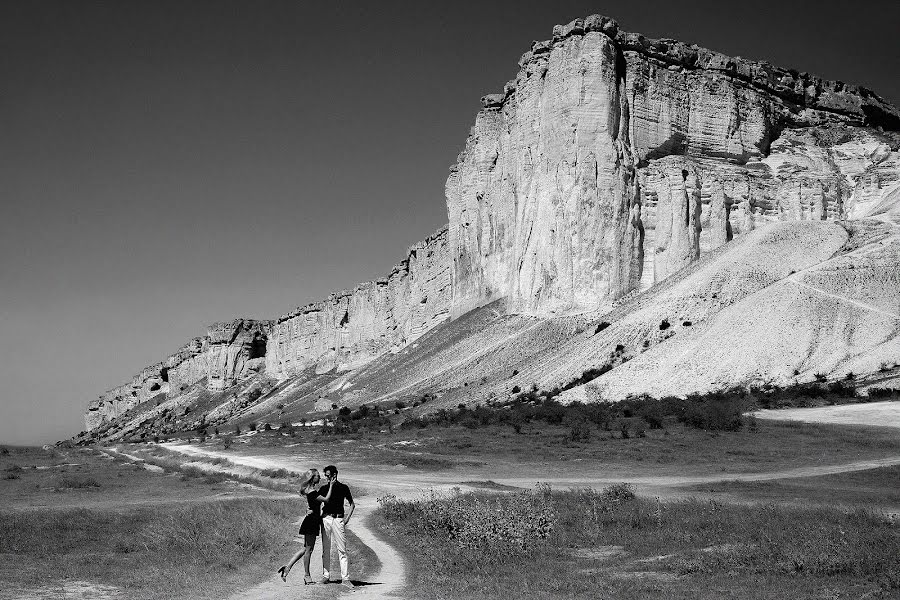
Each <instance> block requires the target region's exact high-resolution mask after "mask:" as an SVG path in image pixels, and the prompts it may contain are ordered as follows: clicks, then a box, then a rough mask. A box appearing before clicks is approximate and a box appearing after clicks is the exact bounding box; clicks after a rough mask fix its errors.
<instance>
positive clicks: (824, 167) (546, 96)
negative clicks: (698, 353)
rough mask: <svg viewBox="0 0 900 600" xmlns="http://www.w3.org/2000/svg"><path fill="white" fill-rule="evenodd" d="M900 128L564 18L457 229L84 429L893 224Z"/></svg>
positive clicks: (188, 363) (136, 382) (492, 125)
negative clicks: (712, 258)
mask: <svg viewBox="0 0 900 600" xmlns="http://www.w3.org/2000/svg"><path fill="white" fill-rule="evenodd" d="M898 130H900V112H898V111H897V109H896V108H894V107H893V106H891V105H890V104H889V103H888V102H886V101H885V100H883V99H882V98H880V97H879V96H878V95H877V94H875V93H874V92H872V91H871V90H868V89H866V88H863V87H857V86H852V85H848V84H844V83H842V82H835V81H826V80H823V79H820V78H817V77H815V76H812V75H809V74H807V73H801V72H798V71H795V70H792V69H783V68H780V67H775V66H773V65H770V64H768V63H766V62H761V61H752V60H746V59H742V58H737V57H735V58H732V57H728V56H725V55H723V54H720V53H718V52H714V51H712V50H708V49H705V48H701V47H699V46H696V45H690V44H685V43H683V42H678V41H675V40H669V39H661V40H652V39H648V38H645V37H643V36H641V35H639V34H634V33H626V32H623V31H620V30H619V26H618V24H617V23H616V22H615V21H613V20H611V19H609V18H607V17H602V16H598V15H593V16H590V17H587V18H585V19H576V20H574V21H572V22H570V23H568V24H567V25H557V26H556V27H555V28H554V29H553V37H552V38H551V39H550V40H546V41H540V42H534V43H533V44H532V46H531V49H530V50H529V51H528V52H526V53H525V54H524V55H523V56H522V58H521V59H520V61H519V71H518V74H517V75H516V77H515V79H513V80H512V81H510V82H508V83H507V84H506V85H505V87H504V89H503V91H502V93H496V94H488V95H486V96H484V97H483V98H482V110H481V111H480V112H479V113H478V115H477V116H476V118H475V124H474V126H473V127H472V129H471V131H470V133H469V136H468V138H467V140H466V143H465V147H464V149H463V151H462V152H461V153H460V155H459V157H458V159H457V161H456V163H455V164H454V165H453V166H452V167H451V169H450V174H449V177H448V178H447V181H446V187H445V192H446V201H447V213H448V221H449V223H448V225H447V227H446V228H444V229H441V230H439V231H438V232H437V233H435V234H434V235H432V236H430V237H429V238H427V239H426V240H424V241H423V242H421V243H419V244H417V245H416V246H414V247H412V248H411V249H410V250H409V252H408V254H407V257H406V259H404V261H402V262H401V263H400V264H399V265H397V266H396V267H394V269H393V270H392V271H391V273H390V274H389V275H388V276H387V277H385V278H383V279H379V280H377V281H373V282H369V283H365V284H361V285H359V286H357V287H356V288H355V289H354V290H351V291H344V292H337V293H334V294H331V295H330V296H329V297H328V298H326V299H325V300H322V301H321V302H316V303H313V304H309V305H306V306H303V307H300V308H298V309H296V310H294V311H292V312H290V313H288V314H285V315H283V316H282V317H280V318H278V319H277V320H276V321H274V322H265V321H260V322H256V321H245V320H237V321H233V322H230V323H225V324H218V325H214V326H212V327H210V329H209V331H208V332H207V335H206V336H203V337H201V338H196V339H194V340H192V341H191V342H189V343H188V344H187V345H185V346H184V347H183V348H181V349H180V350H179V351H178V352H176V353H175V354H173V355H172V356H170V357H168V358H167V359H166V360H165V361H163V362H161V363H159V364H157V365H153V366H151V367H148V368H147V369H144V370H143V371H142V372H141V373H139V374H138V375H136V376H135V377H134V378H133V380H132V381H131V382H129V383H128V384H125V385H123V386H120V387H118V388H115V389H113V390H110V391H109V392H107V393H106V394H104V395H103V396H101V398H100V399H99V400H98V401H95V402H94V403H92V405H91V407H90V409H89V411H88V415H87V417H86V423H87V425H88V428H89V429H92V428H94V427H96V426H97V425H99V424H101V423H103V422H104V421H106V420H108V419H110V418H112V417H115V416H117V415H121V414H122V413H124V412H125V411H127V410H129V409H130V408H132V407H134V406H136V405H138V404H141V403H143V402H146V401H147V400H149V399H151V398H153V397H154V396H156V395H158V394H167V395H169V396H172V395H173V394H177V393H179V392H180V391H181V390H183V389H184V388H185V387H186V386H190V385H192V384H195V383H197V382H199V381H201V380H204V379H205V380H206V386H207V387H208V388H209V389H211V390H223V389H225V388H227V387H229V386H231V385H232V384H234V383H235V382H236V381H237V380H239V379H241V378H243V377H246V376H247V375H248V374H251V373H253V372H255V370H257V369H259V368H261V367H262V366H263V364H264V365H265V372H266V374H267V375H268V376H270V377H273V378H276V379H278V380H284V379H286V378H290V377H292V376H296V375H299V374H301V373H318V374H323V373H326V372H330V371H347V370H355V369H358V368H359V367H362V366H363V365H367V364H369V363H371V362H372V361H373V360H374V359H376V358H378V357H381V356H383V355H385V354H388V353H391V352H396V351H398V350H399V349H400V348H402V347H403V346H405V345H407V344H409V343H410V342H412V341H414V340H416V339H417V338H419V336H421V335H422V334H424V333H425V332H427V331H429V330H430V329H432V328H434V327H436V326H437V325H439V324H440V323H442V322H444V321H446V320H447V319H448V318H456V317H459V316H461V315H463V314H466V313H467V312H469V311H471V310H472V309H474V308H477V307H480V306H483V305H486V304H488V303H491V302H494V301H495V300H499V299H503V300H504V302H503V303H502V304H503V306H505V309H506V310H507V311H508V312H512V313H519V314H520V316H521V315H524V316H522V317H521V318H523V319H526V320H527V318H528V317H529V316H537V317H550V316H554V315H557V316H558V315H572V314H576V313H593V314H597V312H595V311H599V312H603V311H606V310H611V309H613V308H614V307H615V306H621V305H623V304H625V303H627V300H628V299H629V298H631V296H632V295H634V294H635V293H636V292H637V291H640V290H643V289H645V288H647V287H649V286H651V285H652V284H654V283H658V282H661V281H663V280H665V279H667V278H670V277H671V276H672V275H673V274H674V273H676V272H678V271H681V270H682V269H683V268H684V267H686V266H688V265H690V264H691V263H693V262H695V261H697V260H699V259H700V258H701V257H702V256H703V255H704V254H707V253H712V252H713V251H715V250H717V249H718V248H720V247H721V246H722V245H723V244H726V243H727V242H729V241H731V240H732V239H734V238H735V237H737V236H741V235H744V234H746V233H747V232H750V231H752V230H754V229H757V228H758V227H760V226H761V225H764V224H767V223H770V222H773V221H819V220H838V219H845V218H848V217H851V218H858V217H876V218H878V219H879V220H881V221H885V222H888V223H896V222H897V221H900V213H898V210H897V208H896V206H897V203H896V202H893V201H891V202H888V201H887V199H888V198H889V197H891V198H894V197H895V196H897V195H898V194H900V154H898V148H900V133H898ZM802 228H803V227H798V229H802ZM682 272H683V271H682ZM499 305H500V303H498V306H499ZM498 310H499V309H498ZM572 368H576V367H575V366H573V367H572ZM281 389H282V390H284V389H287V387H286V386H285V387H283V388H281ZM279 393H281V392H279ZM285 393H287V392H285Z"/></svg>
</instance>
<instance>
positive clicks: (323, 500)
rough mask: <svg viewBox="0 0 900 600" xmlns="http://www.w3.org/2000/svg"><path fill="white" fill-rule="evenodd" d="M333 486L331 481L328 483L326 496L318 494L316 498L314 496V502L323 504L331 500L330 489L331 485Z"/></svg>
mask: <svg viewBox="0 0 900 600" xmlns="http://www.w3.org/2000/svg"><path fill="white" fill-rule="evenodd" d="M333 484H334V482H333V481H331V482H329V483H328V494H326V495H325V496H323V495H322V494H321V493H320V494H319V495H318V496H316V500H318V501H319V502H322V503H323V504H324V503H325V502H328V501H329V500H331V488H332V485H333ZM320 492H321V490H320Z"/></svg>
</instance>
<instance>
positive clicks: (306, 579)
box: [303, 575, 315, 585]
mask: <svg viewBox="0 0 900 600" xmlns="http://www.w3.org/2000/svg"><path fill="white" fill-rule="evenodd" d="M314 583H315V581H313V578H312V577H310V576H309V575H304V576H303V585H312V584H314Z"/></svg>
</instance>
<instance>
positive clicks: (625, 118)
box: [446, 15, 900, 316]
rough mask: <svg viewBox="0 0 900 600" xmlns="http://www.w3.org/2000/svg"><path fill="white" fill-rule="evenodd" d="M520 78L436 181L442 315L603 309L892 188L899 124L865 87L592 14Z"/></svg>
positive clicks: (532, 60)
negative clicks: (646, 32)
mask: <svg viewBox="0 0 900 600" xmlns="http://www.w3.org/2000/svg"><path fill="white" fill-rule="evenodd" d="M519 65H520V70H519V73H518V75H517V76H516V78H515V79H514V80H513V81H510V82H509V83H507V84H506V86H505V88H504V92H503V93H502V94H491V95H488V96H485V97H484V98H483V99H482V104H483V110H482V111H481V112H480V113H479V114H478V116H477V117H476V120H475V126H474V127H473V128H472V131H471V132H470V134H469V137H468V140H467V141H466V146H465V149H464V150H463V152H462V153H461V154H460V156H459V159H458V160H457V163H456V164H455V165H454V166H453V167H452V168H451V172H450V176H449V177H448V179H447V185H446V191H447V210H448V216H449V220H450V225H449V227H450V245H451V253H452V255H453V308H452V311H453V314H454V315H459V314H463V313H465V312H466V311H468V310H471V309H472V308H474V307H476V306H479V305H482V304H485V303H487V302H490V301H493V300H494V299H496V298H501V297H503V298H507V300H508V305H509V307H510V309H511V310H513V311H516V312H524V313H530V314H535V315H544V316H547V315H550V314H554V313H559V312H566V311H581V310H589V309H598V308H603V307H604V306H609V305H610V304H611V303H612V302H613V301H614V300H616V299H618V298H621V297H622V296H624V295H626V294H627V293H629V292H630V291H632V290H634V289H636V288H638V287H640V286H642V285H643V286H646V285H649V284H650V283H653V282H654V281H659V280H661V279H663V278H665V277H666V276H668V275H669V274H671V273H673V272H674V271H677V270H678V269H680V268H682V267H684V266H685V265H686V264H688V263H690V262H692V261H694V260H697V259H698V258H699V256H700V255H701V253H702V252H704V251H709V250H712V249H714V248H716V247H718V246H720V245H721V244H723V243H725V242H726V241H728V240H730V239H732V238H733V236H735V235H739V234H740V233H743V232H745V231H749V230H751V229H753V228H754V227H755V226H756V225H757V224H759V223H763V222H769V221H772V220H786V219H836V218H844V217H845V216H846V215H847V207H848V205H849V204H852V202H851V197H854V198H855V200H854V202H855V203H857V204H859V203H865V204H872V203H873V202H874V199H873V198H875V199H877V198H879V197H880V193H879V190H881V189H883V188H882V187H880V186H881V184H880V183H878V182H880V181H887V180H892V178H893V177H896V172H897V171H896V169H894V167H893V164H894V163H893V162H892V161H893V160H895V159H892V158H890V156H891V155H892V154H893V155H894V156H895V155H896V150H897V138H896V136H894V137H891V136H890V135H885V134H883V133H881V131H880V130H882V129H886V130H892V129H893V130H896V129H900V113H898V111H897V110H896V109H895V108H894V107H893V106H891V105H890V104H889V103H887V102H886V101H884V100H883V99H881V98H880V97H878V96H877V95H876V94H875V93H874V92H872V91H871V90H868V89H866V88H862V87H856V86H851V85H847V84H844V83H842V82H834V81H825V80H822V79H820V78H817V77H814V76H812V75H809V74H807V73H800V72H797V71H795V70H791V69H782V68H779V67H775V66H773V65H770V64H768V63H765V62H760V61H751V60H745V59H741V58H732V57H728V56H725V55H722V54H720V53H717V52H714V51H712V50H708V49H705V48H700V47H698V46H695V45H688V44H685V43H683V42H678V41H675V40H667V39H663V40H651V39H647V38H645V37H643V36H641V35H639V34H633V33H626V32H622V31H620V30H619V28H618V25H617V24H616V23H615V22H614V21H612V20H611V19H608V18H606V17H601V16H596V15H595V16H591V17H588V18H586V19H576V20H575V21H572V22H571V23H569V24H567V25H558V26H557V27H556V28H554V30H553V38H552V39H550V40H547V41H543V42H535V43H534V44H533V45H532V48H531V50H530V51H529V52H526V53H525V54H524V55H523V56H522V58H521V60H520V62H519ZM878 165H882V166H881V167H879V166H878ZM863 173H865V174H866V175H865V177H864V176H863ZM876 180H877V182H876V183H872V182H875V181H876ZM867 181H868V182H869V183H866V182H867ZM857 188H858V189H857ZM873 192H874V193H873ZM854 194H855V196H854ZM868 194H871V196H872V197H871V198H870V196H869V195H868Z"/></svg>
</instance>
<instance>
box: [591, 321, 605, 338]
mask: <svg viewBox="0 0 900 600" xmlns="http://www.w3.org/2000/svg"><path fill="white" fill-rule="evenodd" d="M607 327H609V323H607V322H606V321H601V322H600V324H599V325H597V329H595V330H594V335H597V334H598V333H600V332H601V331H603V330H604V329H606V328H607Z"/></svg>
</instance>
